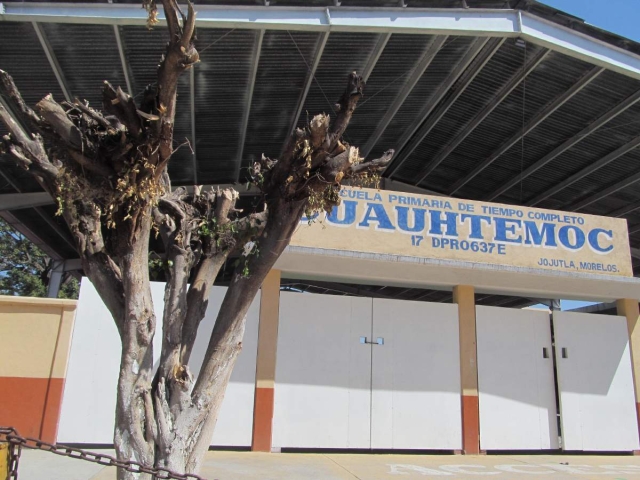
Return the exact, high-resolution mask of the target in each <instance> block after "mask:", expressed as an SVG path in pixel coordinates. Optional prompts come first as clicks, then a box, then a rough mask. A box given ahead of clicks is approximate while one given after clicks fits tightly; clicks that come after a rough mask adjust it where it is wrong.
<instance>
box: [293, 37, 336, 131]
mask: <svg viewBox="0 0 640 480" xmlns="http://www.w3.org/2000/svg"><path fill="white" fill-rule="evenodd" d="M327 40H329V33H328V32H325V33H322V34H320V36H319V37H318V42H317V43H316V51H315V54H314V56H313V63H312V64H311V67H309V71H308V72H307V80H306V81H305V84H304V88H303V89H302V92H301V93H300V98H299V99H298V107H297V108H296V111H295V113H294V115H293V121H292V122H291V128H290V129H289V136H291V134H293V132H294V131H295V129H296V127H297V126H298V121H299V120H300V115H302V109H303V108H304V102H305V101H306V100H307V95H308V94H309V90H310V89H311V84H312V83H313V79H314V78H315V77H316V70H317V69H318V65H320V59H321V58H322V52H324V47H325V46H326V45H327Z"/></svg>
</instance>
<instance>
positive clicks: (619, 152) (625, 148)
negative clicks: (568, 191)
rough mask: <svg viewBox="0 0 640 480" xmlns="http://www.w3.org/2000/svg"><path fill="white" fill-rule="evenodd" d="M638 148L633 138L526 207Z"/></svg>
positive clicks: (638, 140)
mask: <svg viewBox="0 0 640 480" xmlns="http://www.w3.org/2000/svg"><path fill="white" fill-rule="evenodd" d="M638 146H640V136H637V137H635V138H634V139H633V140H631V141H630V142H628V143H626V144H624V145H622V146H621V147H620V148H617V149H616V150H614V151H613V152H611V153H609V154H608V155H605V156H604V157H602V158H601V159H600V160H597V161H595V162H593V163H592V164H590V165H589V166H587V167H585V168H583V169H582V170H580V171H579V172H576V173H574V174H573V175H571V176H570V177H569V178H567V179H565V180H563V181H562V182H560V183H558V184H556V185H555V186H553V187H551V188H549V189H548V190H545V191H544V192H542V193H541V194H540V195H538V196H537V197H535V198H533V199H532V200H529V201H528V202H527V203H526V205H528V206H530V207H533V206H535V205H537V204H539V203H540V202H542V201H543V200H545V199H547V198H549V197H551V196H553V195H555V194H556V193H558V192H560V191H561V190H563V189H565V188H567V187H568V186H569V185H572V184H574V183H576V182H577V181H579V180H582V179H583V178H585V177H586V176H588V175H591V174H592V173H593V172H595V171H596V170H598V169H600V168H602V167H604V166H605V165H608V164H610V163H611V162H613V161H614V160H617V159H618V158H620V157H622V156H624V155H626V154H627V153H629V152H630V151H632V150H634V149H636V148H638Z"/></svg>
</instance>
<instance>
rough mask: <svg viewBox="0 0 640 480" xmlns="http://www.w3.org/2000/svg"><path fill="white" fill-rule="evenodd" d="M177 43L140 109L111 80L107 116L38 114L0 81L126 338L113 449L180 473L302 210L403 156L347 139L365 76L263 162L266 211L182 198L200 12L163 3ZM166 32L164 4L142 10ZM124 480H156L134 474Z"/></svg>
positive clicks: (20, 143) (39, 172) (221, 200)
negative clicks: (154, 237)
mask: <svg viewBox="0 0 640 480" xmlns="http://www.w3.org/2000/svg"><path fill="white" fill-rule="evenodd" d="M162 3H163V7H164V11H165V15H166V18H167V24H168V30H169V43H168V44H167V49H166V52H165V55H164V56H163V58H162V61H161V63H160V65H159V68H158V76H157V83H156V84H155V85H154V86H149V87H147V89H146V91H145V94H144V97H143V99H142V101H141V103H140V105H136V103H135V102H134V100H133V98H131V97H130V96H129V95H127V94H125V93H124V92H123V91H122V90H121V89H120V88H114V87H112V86H111V85H110V84H109V83H107V82H105V85H104V90H103V112H100V111H98V110H94V109H93V108H91V107H89V106H88V104H86V103H83V102H80V101H78V100H76V101H75V102H74V103H73V104H70V103H67V102H62V103H58V102H56V101H55V100H54V99H53V97H52V96H51V95H48V96H47V97H45V98H44V99H43V100H41V101H40V102H38V104H37V105H36V106H35V110H32V109H31V108H30V107H29V106H27V105H26V104H25V102H24V101H23V99H22V97H21V96H20V94H19V92H18V90H17V89H16V87H15V85H14V83H13V81H12V79H11V77H10V76H9V75H8V74H7V73H5V72H1V71H0V77H1V81H2V85H1V86H0V89H1V92H0V93H2V94H3V95H4V96H5V97H6V98H7V99H8V101H9V104H10V106H11V110H12V112H8V111H6V110H5V109H3V108H2V107H1V106H0V117H1V118H2V120H3V122H4V123H5V124H6V125H7V127H8V129H9V131H10V132H11V133H10V135H8V136H6V137H4V139H3V140H4V142H3V145H4V148H5V150H6V151H7V152H9V153H10V154H11V155H12V156H13V158H14V159H15V161H16V162H17V163H18V165H20V166H22V167H23V168H25V169H26V170H28V171H29V172H31V174H32V175H33V176H34V177H35V178H36V179H37V180H38V181H39V183H40V185H42V187H43V188H44V189H45V190H46V191H47V192H49V193H50V194H51V195H52V197H53V198H55V199H57V202H58V205H59V213H60V215H62V216H63V218H64V220H65V221H66V223H67V224H68V226H69V228H70V230H71V233H72V235H73V237H74V239H75V242H76V245H77V248H78V253H79V255H80V257H81V259H82V266H83V270H84V272H85V274H86V275H87V276H88V277H89V279H90V280H91V282H92V283H93V285H94V286H95V288H96V290H97V291H98V293H99V295H100V297H101V298H102V300H103V301H104V303H105V305H106V306H107V308H108V309H109V311H110V313H111V315H112V316H113V319H114V321H115V323H116V326H117V328H118V332H119V334H120V338H121V341H122V356H121V365H120V374H119V379H118V391H117V407H116V426H115V433H114V443H115V447H116V451H117V455H118V458H120V459H122V460H137V461H139V462H142V463H144V464H146V465H149V466H156V467H164V468H169V469H172V470H176V471H179V472H189V473H194V472H197V471H198V469H199V466H200V463H201V461H202V458H203V456H204V453H205V452H206V450H207V448H208V446H209V442H210V440H211V437H212V433H213V429H214V426H215V423H216V418H217V415H218V411H219V408H220V405H221V403H222V399H223V396H224V392H225V389H226V386H227V383H228V381H229V377H230V375H231V372H232V369H233V366H234V363H235V361H236V358H237V356H238V353H239V352H240V350H241V346H242V338H243V334H244V328H245V315H246V313H247V310H248V308H249V306H250V304H251V302H252V301H253V299H254V297H255V295H256V293H257V292H258V289H259V288H260V286H261V284H262V282H263V280H264V278H265V276H266V275H267V273H268V272H269V270H270V269H271V268H272V267H273V265H274V263H275V262H276V260H277V259H278V257H279V256H280V255H281V254H282V252H283V250H284V249H285V248H286V246H287V245H288V244H289V242H290V239H291V236H292V235H293V233H294V231H295V228H296V226H297V225H298V224H299V222H300V218H301V216H302V215H303V213H305V212H306V213H309V214H311V213H313V212H318V211H321V210H325V211H330V210H331V209H332V208H333V207H334V206H336V205H338V204H339V202H340V199H339V190H340V184H341V182H342V181H344V180H347V179H350V180H351V181H352V182H360V183H372V182H373V183H375V181H376V174H375V172H377V171H378V170H380V169H382V168H384V166H386V165H387V164H388V163H389V161H390V160H391V157H392V155H393V152H392V151H390V152H387V153H386V154H385V155H384V156H383V157H382V158H380V159H377V160H374V161H371V162H367V163H363V162H362V158H360V156H359V153H358V149H357V148H356V147H353V146H350V145H348V144H347V143H345V142H343V141H342V140H341V138H342V135H343V133H344V131H345V129H346V128H347V125H348V124H349V121H350V119H351V116H352V115H353V112H354V109H355V108H356V104H357V103H358V100H359V99H360V97H361V96H362V89H363V87H364V83H363V81H362V78H361V77H360V76H358V75H357V74H356V73H355V72H354V73H352V74H351V75H350V76H349V79H348V83H347V87H346V90H345V92H344V94H343V95H342V97H341V98H340V99H339V101H338V103H337V104H336V106H335V108H336V110H337V114H336V117H335V119H334V121H333V122H330V121H329V116H327V115H324V114H320V115H317V116H315V117H314V118H313V119H312V120H311V121H310V122H309V124H308V125H307V126H306V128H304V129H297V130H296V131H295V132H294V134H293V135H292V136H291V137H290V138H289V139H288V140H287V142H286V145H285V146H284V148H283V153H282V155H281V157H280V158H278V159H271V158H266V157H264V156H263V158H262V159H261V160H260V161H259V162H256V163H255V164H254V165H253V166H252V168H251V171H250V176H251V178H252V180H253V182H254V183H255V185H257V186H258V187H259V189H260V192H261V196H262V202H260V204H261V205H262V206H263V207H261V208H260V209H258V210H256V211H251V212H242V211H240V210H238V209H237V208H236V201H237V200H238V193H237V192H236V191H235V190H232V189H225V190H216V191H213V190H212V191H202V189H201V188H199V187H194V189H193V192H192V193H189V192H188V191H187V190H185V189H183V188H178V189H175V190H173V191H172V189H171V184H170V180H169V176H168V173H167V164H168V162H169V160H170V158H171V154H172V152H173V131H174V118H175V110H176V87H177V84H178V77H179V76H180V74H181V73H183V72H184V71H185V70H187V69H189V68H192V67H193V66H194V65H195V64H196V63H197V62H198V52H197V51H196V48H195V46H194V27H195V12H194V9H193V6H192V5H191V4H189V6H188V12H187V14H186V15H184V14H183V13H182V11H181V10H180V8H179V7H178V4H177V3H176V0H163V2H162ZM144 5H145V7H146V8H147V10H148V12H149V22H150V23H156V22H157V20H156V15H157V9H156V5H155V0H145V2H144ZM152 230H155V231H157V232H158V234H159V235H160V237H161V239H162V242H163V243H164V252H165V255H166V258H165V260H166V261H165V267H166V278H167V284H166V290H165V299H164V300H165V302H164V312H163V331H162V351H161V355H160V363H159V367H158V369H157V371H154V369H153V351H152V347H153V342H152V340H153V337H154V334H155V326H156V318H155V316H154V313H153V312H154V310H153V305H152V299H151V291H150V285H149V269H148V261H149V241H150V234H151V232H152ZM238 251H243V253H242V254H241V256H240V258H241V261H240V262H239V264H238V265H237V267H236V269H235V271H234V273H233V277H232V279H231V283H230V286H229V288H228V290H227V293H226V296H225V297H224V300H223V302H222V305H221V307H220V313H219V315H218V317H217V319H216V323H215V327H214V329H213V332H212V334H211V338H210V340H209V346H208V348H207V351H206V355H205V358H204V363H203V365H202V368H201V370H200V373H199V375H198V378H197V379H194V378H193V377H192V375H191V373H190V372H189V368H188V367H187V365H188V362H189V357H190V355H191V352H192V349H193V345H194V341H195V338H196V333H197V329H198V325H199V323H200V321H201V320H202V319H203V317H204V314H205V311H206V309H207V302H208V300H207V299H208V297H209V293H210V289H211V286H212V285H213V282H214V280H215V278H216V276H217V274H218V273H219V271H220V268H221V267H222V265H223V264H224V262H225V260H226V259H227V258H228V257H229V256H230V255H234V254H236V253H237V252H238ZM118 478H120V479H130V478H148V476H145V475H141V474H131V473H127V472H124V471H120V472H119V473H118Z"/></svg>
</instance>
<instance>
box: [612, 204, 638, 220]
mask: <svg viewBox="0 0 640 480" xmlns="http://www.w3.org/2000/svg"><path fill="white" fill-rule="evenodd" d="M638 209H640V200H638V201H637V202H633V203H630V204H629V205H625V206H624V207H622V208H618V209H617V210H613V211H612V212H609V213H607V217H615V218H620V217H624V216H625V215H627V214H629V213H631V212H635V211H636V210H638Z"/></svg>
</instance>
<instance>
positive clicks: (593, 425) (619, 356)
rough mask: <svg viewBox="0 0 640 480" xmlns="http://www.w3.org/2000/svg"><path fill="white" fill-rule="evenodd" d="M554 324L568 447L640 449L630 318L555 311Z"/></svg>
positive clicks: (587, 449) (559, 386)
mask: <svg viewBox="0 0 640 480" xmlns="http://www.w3.org/2000/svg"><path fill="white" fill-rule="evenodd" d="M553 325H554V332H555V339H556V362H557V368H558V388H559V394H560V411H561V419H562V436H563V449H564V450H584V451H626V450H638V448H639V444H638V426H637V417H636V408H635V395H634V389H633V375H632V367H631V356H630V351H629V336H628V332H627V320H626V318H625V317H620V316H612V315H596V314H587V313H572V312H555V313H554V314H553ZM563 348H565V349H566V357H567V358H563V350H562V349H563Z"/></svg>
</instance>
